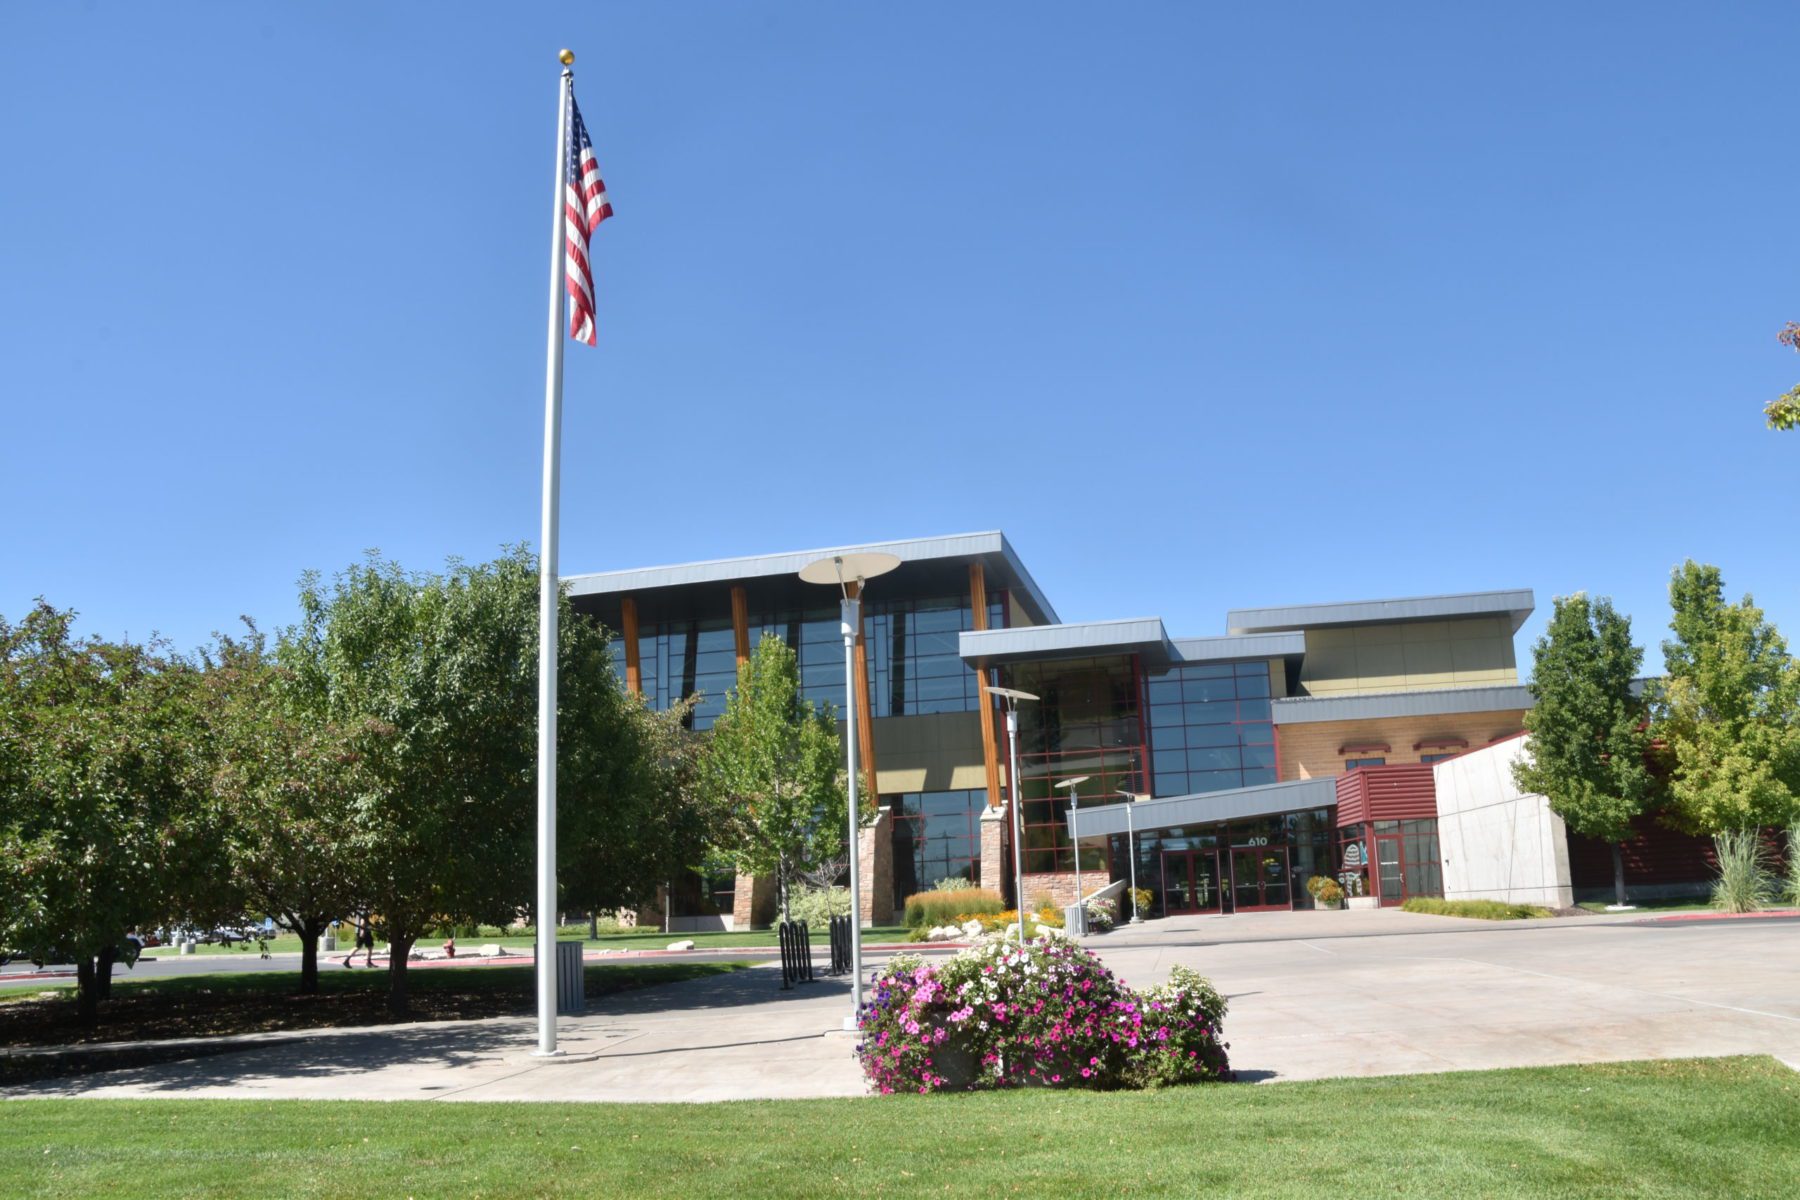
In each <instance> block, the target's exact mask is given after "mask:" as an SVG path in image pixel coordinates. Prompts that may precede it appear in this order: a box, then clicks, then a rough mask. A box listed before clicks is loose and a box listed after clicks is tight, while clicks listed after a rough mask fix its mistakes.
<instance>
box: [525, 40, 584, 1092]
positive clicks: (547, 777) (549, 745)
mask: <svg viewBox="0 0 1800 1200" xmlns="http://www.w3.org/2000/svg"><path fill="white" fill-rule="evenodd" d="M562 61H563V72H562V81H561V82H560V83H559V84H558V85H557V108H556V188H555V191H554V193H553V197H554V203H553V204H552V205H551V218H550V332H549V339H548V342H547V347H548V355H549V357H548V361H547V363H546V366H545V370H544V508H543V528H542V531H541V535H540V537H539V539H538V772H537V775H538V795H537V868H538V869H537V914H536V915H537V1012H538V1048H537V1050H536V1051H535V1052H534V1053H536V1054H538V1055H543V1056H549V1055H554V1054H559V1053H561V1051H559V1050H557V1048H556V649H557V629H556V602H557V598H558V586H557V585H558V580H557V561H556V536H557V529H556V526H557V502H558V496H559V492H560V491H561V484H562V381H563V329H562V324H563V256H564V255H565V254H566V253H567V249H566V247H565V245H564V242H565V229H564V224H563V222H564V216H563V209H564V199H563V188H564V182H563V179H564V173H565V172H566V171H567V170H568V157H569V94H570V90H571V89H572V88H573V87H574V79H575V75H574V72H572V71H570V70H569V66H568V64H570V63H572V62H574V61H575V56H574V55H573V54H570V53H569V52H568V51H567V50H564V51H563V52H562Z"/></svg>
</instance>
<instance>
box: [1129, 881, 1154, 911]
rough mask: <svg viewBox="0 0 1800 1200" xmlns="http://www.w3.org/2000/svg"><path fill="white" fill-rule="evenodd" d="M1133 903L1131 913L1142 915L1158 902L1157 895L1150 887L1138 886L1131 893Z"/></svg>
mask: <svg viewBox="0 0 1800 1200" xmlns="http://www.w3.org/2000/svg"><path fill="white" fill-rule="evenodd" d="M1131 903H1132V909H1131V915H1132V916H1134V917H1141V916H1143V915H1144V914H1145V913H1147V912H1149V911H1150V907H1151V905H1153V904H1155V903H1156V895H1155V893H1153V892H1151V890H1150V889H1149V888H1138V889H1137V890H1136V891H1134V892H1132V893H1131Z"/></svg>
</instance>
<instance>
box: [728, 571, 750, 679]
mask: <svg viewBox="0 0 1800 1200" xmlns="http://www.w3.org/2000/svg"><path fill="white" fill-rule="evenodd" d="M731 633H732V636H733V637H735V638H736V639H737V665H738V669H739V670H742V669H743V667H744V664H745V663H747V662H749V661H750V602H749V601H748V600H747V599H745V597H744V589H743V587H742V586H739V587H734V588H732V589H731Z"/></svg>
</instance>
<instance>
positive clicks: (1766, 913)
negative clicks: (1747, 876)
mask: <svg viewBox="0 0 1800 1200" xmlns="http://www.w3.org/2000/svg"><path fill="white" fill-rule="evenodd" d="M1795 917H1800V908H1766V909H1763V910H1761V911H1760V912H1747V913H1728V912H1689V913H1670V914H1669V915H1668V916H1666V917H1643V918H1640V919H1639V920H1637V921H1636V922H1634V924H1638V925H1674V924H1679V923H1682V922H1687V921H1767V920H1781V919H1784V918H1785V919H1787V920H1792V919H1793V918H1795Z"/></svg>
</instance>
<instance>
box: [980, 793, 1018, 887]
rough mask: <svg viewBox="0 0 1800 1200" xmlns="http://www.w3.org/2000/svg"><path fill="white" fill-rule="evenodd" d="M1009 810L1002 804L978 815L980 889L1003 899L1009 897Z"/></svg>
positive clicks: (1010, 875)
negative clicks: (979, 828) (979, 829)
mask: <svg viewBox="0 0 1800 1200" xmlns="http://www.w3.org/2000/svg"><path fill="white" fill-rule="evenodd" d="M1010 812H1011V810H1010V809H1008V808H1007V806H1006V805H1004V804H1002V805H1000V806H999V807H998V808H990V809H988V810H987V811H986V812H984V813H982V814H981V886H982V887H984V888H987V889H988V890H990V891H993V892H998V893H999V894H1000V895H1002V896H1007V897H1010V896H1011V895H1012V877H1013V873H1012V859H1011V858H1010V857H1009V856H1008V854H1007V849H1008V845H1009V843H1010V842H1011V840H1012V838H1011V831H1012V824H1011V821H1010V818H1009V813H1010Z"/></svg>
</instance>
